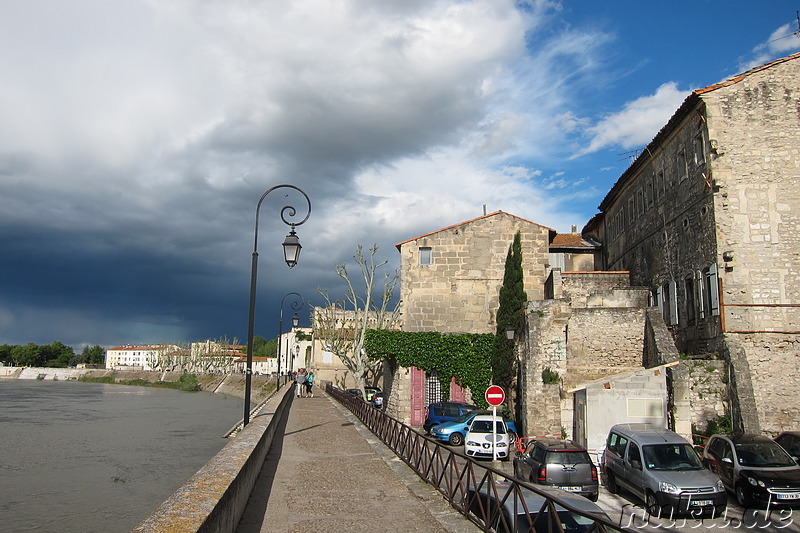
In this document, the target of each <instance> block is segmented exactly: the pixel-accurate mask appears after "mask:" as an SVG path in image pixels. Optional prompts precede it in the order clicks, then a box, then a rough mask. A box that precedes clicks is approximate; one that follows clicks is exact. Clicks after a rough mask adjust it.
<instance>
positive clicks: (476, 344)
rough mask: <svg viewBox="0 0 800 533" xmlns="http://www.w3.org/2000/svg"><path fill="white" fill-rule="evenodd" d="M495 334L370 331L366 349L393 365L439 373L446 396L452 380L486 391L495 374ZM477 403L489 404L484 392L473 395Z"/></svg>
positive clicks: (370, 354)
mask: <svg viewBox="0 0 800 533" xmlns="http://www.w3.org/2000/svg"><path fill="white" fill-rule="evenodd" d="M494 337H495V336H494V335H492V334H487V333H483V334H469V333H464V334H442V333H438V332H435V331H425V332H409V331H388V330H374V329H373V330H369V331H367V334H366V336H365V339H364V349H365V350H366V352H367V354H368V355H369V357H370V358H373V359H386V360H388V361H389V362H390V363H391V364H392V365H399V366H402V367H405V368H410V367H412V366H414V367H417V368H419V369H421V370H424V371H426V372H435V373H436V376H437V378H438V379H439V382H440V383H441V385H442V392H443V396H445V397H447V396H448V393H449V391H450V380H451V378H455V380H456V383H458V384H459V385H460V386H462V387H465V388H467V389H469V390H471V391H483V390H486V388H487V387H488V386H489V384H490V380H491V377H492V369H491V355H492V348H493V346H494ZM472 398H473V401H474V402H475V405H477V406H478V407H481V408H485V407H486V400H485V398H484V397H483V396H482V395H480V394H473V396H472Z"/></svg>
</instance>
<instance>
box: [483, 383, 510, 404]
mask: <svg viewBox="0 0 800 533" xmlns="http://www.w3.org/2000/svg"><path fill="white" fill-rule="evenodd" d="M485 396H486V402H487V403H488V404H489V405H494V406H497V405H500V404H501V403H503V402H504V401H505V400H506V393H505V391H504V390H503V388H502V387H498V386H497V385H492V386H491V387H489V388H488V389H486V395H485Z"/></svg>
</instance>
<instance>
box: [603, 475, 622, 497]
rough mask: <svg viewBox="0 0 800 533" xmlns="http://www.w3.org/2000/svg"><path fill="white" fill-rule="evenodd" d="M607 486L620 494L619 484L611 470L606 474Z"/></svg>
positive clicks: (612, 491) (614, 492) (610, 490)
mask: <svg viewBox="0 0 800 533" xmlns="http://www.w3.org/2000/svg"><path fill="white" fill-rule="evenodd" d="M606 488H607V489H608V492H610V493H611V494H619V485H617V480H616V478H615V477H614V474H613V473H611V472H609V473H608V474H607V475H606Z"/></svg>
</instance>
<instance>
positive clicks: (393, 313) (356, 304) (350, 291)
mask: <svg viewBox="0 0 800 533" xmlns="http://www.w3.org/2000/svg"><path fill="white" fill-rule="evenodd" d="M377 252H378V246H377V245H373V246H372V248H370V249H369V255H367V256H365V255H364V249H363V246H362V245H360V244H359V245H358V247H357V249H356V254H355V255H354V256H353V258H354V259H355V260H356V264H357V265H358V267H359V269H360V272H361V278H362V279H363V281H364V290H363V292H360V291H358V290H356V288H355V286H354V285H353V280H352V279H351V277H350V273H349V272H348V270H347V266H346V265H337V266H336V273H337V274H338V275H339V277H340V278H342V279H343V280H344V281H345V283H346V284H347V290H346V291H345V294H344V298H343V299H341V300H337V301H332V300H331V298H330V296H329V295H328V291H327V290H324V289H319V290H318V292H319V293H320V294H322V296H323V297H324V298H325V302H326V304H327V305H326V306H325V307H316V308H315V309H314V316H313V319H314V325H315V330H316V331H315V333H316V334H317V337H318V338H319V339H320V341H321V343H322V348H323V349H324V350H326V351H329V352H331V353H333V354H334V355H336V356H337V357H338V358H339V359H340V360H341V361H342V363H343V364H344V366H345V367H346V368H347V369H348V370H349V371H350V372H351V373H352V374H353V378H354V379H355V382H356V387H358V388H359V389H361V391H362V393H363V392H364V386H365V385H366V379H365V378H366V376H367V374H369V373H370V372H374V371H375V370H376V367H378V366H379V365H380V362H378V361H370V360H369V358H368V356H367V354H366V353H365V352H364V335H365V333H366V332H367V330H368V329H391V328H392V327H394V325H395V323H396V322H397V318H398V316H399V314H400V302H398V301H396V302H394V303H393V302H392V299H393V297H394V290H395V288H396V287H397V283H398V282H399V280H400V276H399V273H398V272H397V270H395V271H394V272H391V273H386V274H384V279H383V287H380V288H379V287H376V277H377V274H376V273H377V271H378V269H380V268H381V267H382V266H384V265H386V264H387V263H388V261H382V262H376V260H375V254H376V253H377Z"/></svg>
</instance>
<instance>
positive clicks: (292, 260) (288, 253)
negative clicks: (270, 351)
mask: <svg viewBox="0 0 800 533" xmlns="http://www.w3.org/2000/svg"><path fill="white" fill-rule="evenodd" d="M282 188H288V189H294V190H296V191H298V192H300V194H302V195H303V196H304V197H305V199H306V202H307V203H308V214H307V215H306V216H305V218H304V219H303V220H301V221H300V222H290V221H289V220H286V217H287V216H288V217H294V216H295V214H296V213H297V211H296V210H295V208H294V207H292V206H290V205H287V206H284V207H283V208H282V209H281V220H282V221H283V223H284V224H286V225H287V226H289V227H290V231H289V234H288V235H287V236H286V238H285V239H284V241H283V255H284V259H285V261H286V264H287V265H289V268H292V267H294V266H295V265H296V264H297V258H298V257H299V256H300V250H301V249H302V246H300V239H298V238H297V234H296V233H295V232H294V228H295V227H296V226H299V225H301V224H303V223H304V222H305V221H306V220H308V217H309V216H311V200H309V198H308V195H307V194H306V193H305V192H303V191H302V190H301V189H299V188H297V187H295V186H294V185H276V186H274V187H271V188H269V189H268V190H267V192H265V193H264V194H262V195H261V198H260V199H259V200H258V205H257V206H256V229H255V232H254V238H253V262H252V266H251V270H250V314H249V318H248V323H247V370H246V371H245V385H244V418H243V423H242V426H243V427H244V426H246V425H247V424H249V423H250V390H251V387H252V380H253V327H254V325H255V319H256V276H257V274H258V213H259V210H260V209H261V203H262V202H263V201H264V198H266V197H267V195H268V194H269V193H271V192H272V191H274V190H275V189H282Z"/></svg>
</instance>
